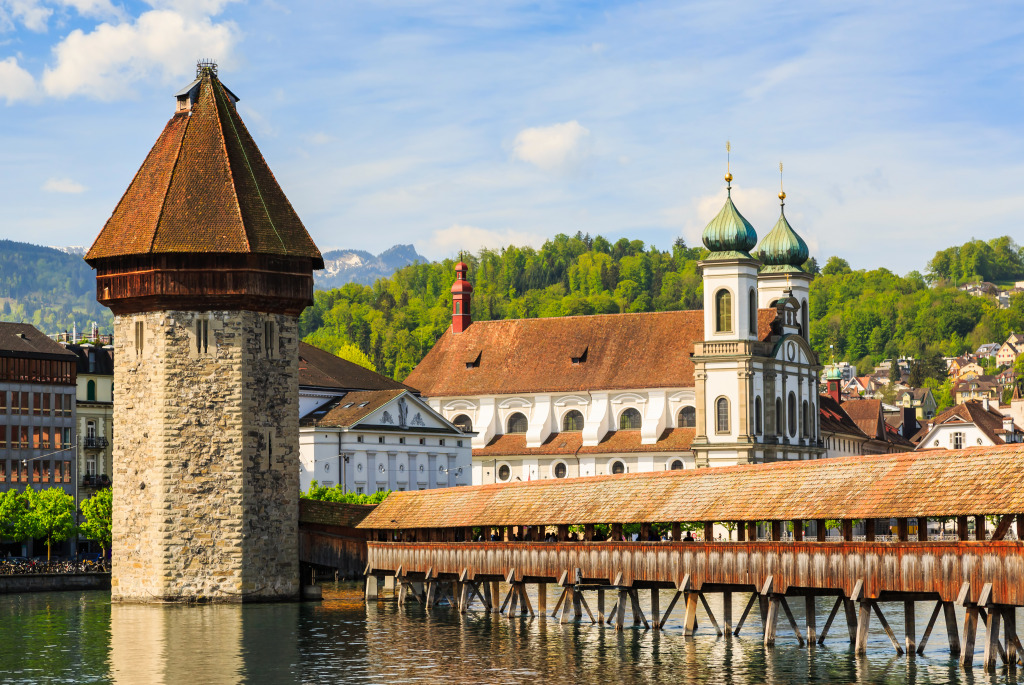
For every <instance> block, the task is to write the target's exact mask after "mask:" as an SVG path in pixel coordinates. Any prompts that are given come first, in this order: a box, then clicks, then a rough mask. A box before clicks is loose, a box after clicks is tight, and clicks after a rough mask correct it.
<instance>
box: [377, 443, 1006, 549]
mask: <svg viewBox="0 0 1024 685" xmlns="http://www.w3.org/2000/svg"><path fill="white" fill-rule="evenodd" d="M1022 458H1024V446H1021V445H1012V446H1011V445H1001V446H995V447H975V448H968V449H964V450H933V451H927V452H904V453H899V454H887V455H879V456H860V457H844V458H838V459H822V460H816V461H798V462H779V463H773V464H763V465H748V466H732V467H725V468H708V469H698V470H689V471H658V472H653V473H636V474H624V475H617V476H593V477H589V478H575V479H566V480H539V481H531V482H525V483H522V482H513V483H507V484H495V485H479V486H474V487H464V488H448V489H439V490H423V491H415V492H394V493H391V495H389V496H388V498H387V499H385V500H384V501H383V502H382V503H381V504H380V505H379V506H378V507H377V509H375V510H374V512H373V513H372V514H370V515H369V516H368V517H367V518H366V519H365V520H364V521H363V522H362V523H361V524H360V526H359V527H360V528H381V529H409V528H447V527H460V526H481V525H488V526H503V525H558V524H585V523H645V522H646V523H657V522H673V521H768V520H793V519H862V518H890V517H914V516H958V515H978V514H988V515H992V514H1016V513H1021V512H1024V469H1022V468H1021V467H1020V465H1021V459H1022Z"/></svg>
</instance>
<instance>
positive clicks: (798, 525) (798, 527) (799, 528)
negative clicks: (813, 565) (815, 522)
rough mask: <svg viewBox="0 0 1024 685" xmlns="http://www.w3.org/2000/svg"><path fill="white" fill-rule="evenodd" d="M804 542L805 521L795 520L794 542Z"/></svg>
mask: <svg viewBox="0 0 1024 685" xmlns="http://www.w3.org/2000/svg"><path fill="white" fill-rule="evenodd" d="M803 541H804V522H803V519H793V542H803Z"/></svg>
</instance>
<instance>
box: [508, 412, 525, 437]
mask: <svg viewBox="0 0 1024 685" xmlns="http://www.w3.org/2000/svg"><path fill="white" fill-rule="evenodd" d="M529 427H530V422H529V421H527V420H526V416H524V415H523V414H521V413H519V412H516V413H515V414H513V415H512V416H510V417H508V430H507V431H505V432H506V433H525V432H526V429H527V428H529Z"/></svg>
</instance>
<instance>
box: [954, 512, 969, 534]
mask: <svg viewBox="0 0 1024 685" xmlns="http://www.w3.org/2000/svg"><path fill="white" fill-rule="evenodd" d="M956 536H957V537H958V538H959V539H960V540H967V517H966V516H957V517H956Z"/></svg>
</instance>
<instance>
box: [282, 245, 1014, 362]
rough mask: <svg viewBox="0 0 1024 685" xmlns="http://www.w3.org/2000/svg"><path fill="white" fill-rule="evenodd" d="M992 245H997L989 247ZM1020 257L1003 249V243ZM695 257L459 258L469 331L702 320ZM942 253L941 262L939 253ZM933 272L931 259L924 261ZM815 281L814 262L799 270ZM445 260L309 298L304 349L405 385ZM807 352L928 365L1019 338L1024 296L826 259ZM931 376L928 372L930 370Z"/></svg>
mask: <svg viewBox="0 0 1024 685" xmlns="http://www.w3.org/2000/svg"><path fill="white" fill-rule="evenodd" d="M993 242H997V241H993ZM1002 244H1004V245H1006V246H1007V249H1010V250H1014V251H1016V252H1017V253H1018V254H1019V252H1020V249H1019V248H1018V247H1017V246H1016V245H1014V244H1013V242H1012V241H1011V240H1010V239H1009V238H1007V239H1005V242H1004V243H1002ZM703 253H704V250H703V249H701V248H689V247H687V246H686V245H685V244H684V243H683V241H682V240H679V241H677V242H676V244H675V245H674V246H673V248H672V250H671V251H661V250H658V249H655V248H653V247H647V246H645V245H644V244H643V243H642V242H641V241H628V240H626V239H622V240H619V241H618V242H616V243H614V244H613V243H610V242H609V241H607V240H605V239H604V238H602V237H600V236H598V237H596V238H593V239H591V238H590V237H589V236H585V235H579V234H577V235H576V236H572V237H570V236H566V235H559V236H556V237H555V238H554V239H553V240H550V241H548V242H547V243H545V245H544V246H543V247H542V248H541V249H539V250H534V249H532V248H519V247H508V248H506V249H504V250H484V251H482V252H480V253H479V254H477V255H465V256H464V257H463V258H464V259H465V261H466V262H467V263H468V264H469V266H470V270H469V279H470V281H472V283H473V286H474V294H473V318H474V319H475V320H478V321H479V320H487V319H501V318H522V317H535V316H565V315H569V314H597V313H614V312H626V311H632V312H635V311H661V310H671V309H699V308H700V307H701V303H702V297H703V290H702V285H701V280H700V275H699V274H698V272H697V264H696V262H697V260H698V259H700V257H701V256H702V254H703ZM940 254H942V253H940ZM933 262H934V260H933ZM807 267H808V268H809V269H810V270H812V271H817V265H816V263H815V262H814V261H813V259H812V260H811V261H810V262H809V263H808V264H807ZM454 278H455V271H454V262H453V260H446V261H444V262H441V263H432V264H415V265H411V266H408V267H405V268H403V269H400V270H399V271H397V272H396V273H395V274H394V276H392V277H391V278H387V279H381V280H378V281H377V282H376V283H375V284H374V285H373V286H361V285H355V284H349V285H346V286H344V287H342V288H339V289H336V290H330V291H324V292H317V293H316V295H315V298H316V303H315V305H314V306H313V307H310V308H309V309H307V310H306V312H305V313H304V314H303V316H302V332H303V335H305V336H306V340H307V341H308V342H311V343H313V344H315V345H317V346H320V347H323V348H325V349H329V350H331V351H333V352H335V353H340V354H342V355H343V356H346V357H348V358H351V359H354V360H357V361H361V362H362V363H364V364H366V365H372V366H374V367H376V368H377V370H378V371H380V372H382V373H385V374H387V375H389V376H391V377H393V378H397V379H403V378H405V376H407V375H408V374H409V372H410V371H412V369H413V367H415V366H416V364H417V363H418V362H419V360H420V359H422V358H423V355H425V354H426V353H427V351H428V350H429V349H430V348H431V346H432V345H433V344H434V341H436V340H437V338H438V337H440V335H441V334H442V333H443V332H444V331H445V329H446V328H447V327H448V325H449V324H450V323H451V304H450V301H451V300H450V294H449V290H450V288H451V284H452V281H453V280H454ZM811 319H812V324H811V341H812V344H813V345H814V347H815V349H816V350H817V351H818V353H819V355H820V356H821V359H822V361H826V362H827V361H830V360H831V359H832V358H833V355H834V357H835V359H836V360H843V359H845V360H849V361H854V362H859V363H860V364H861V366H862V367H864V368H869V367H871V366H873V365H874V364H876V363H877V362H879V361H881V360H882V359H884V358H886V357H891V356H893V355H913V356H915V357H919V358H929V361H930V363H929V369H928V371H929V374H928V375H934V376H938V375H939V374H940V373H944V368H942V369H940V368H939V367H938V365H937V364H936V363H935V360H936V358H937V357H938V356H940V355H944V354H957V353H960V352H963V351H965V350H968V349H974V348H976V347H977V346H978V345H980V344H981V343H983V342H995V341H1000V342H1001V341H1002V340H1004V339H1005V338H1006V335H1007V334H1008V333H1009V332H1010V331H1014V330H1016V331H1021V330H1024V296H1020V295H1018V296H1016V297H1014V298H1013V299H1012V304H1011V307H1010V308H1009V309H1002V310H1001V309H998V308H997V306H996V304H995V301H994V300H991V299H989V298H981V297H973V296H970V295H967V294H965V293H962V292H960V291H958V290H956V289H955V288H952V287H948V286H945V285H942V284H936V285H935V286H932V287H929V284H928V282H927V281H926V279H925V278H924V277H923V276H922V275H921V274H919V273H917V272H912V273H910V274H908V275H907V276H898V275H896V274H894V273H892V272H890V271H888V270H886V269H876V270H872V271H864V270H860V271H853V270H851V269H850V267H849V265H848V264H847V263H846V262H845V261H844V260H842V259H839V258H835V257H834V258H832V259H830V260H829V262H828V263H827V265H826V267H825V268H824V269H822V272H821V273H820V274H819V275H818V277H817V278H815V280H814V283H813V285H812V287H811ZM932 367H934V368H932Z"/></svg>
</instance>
